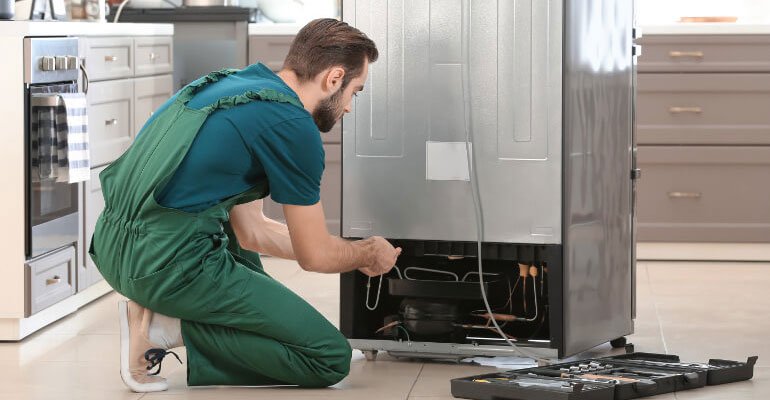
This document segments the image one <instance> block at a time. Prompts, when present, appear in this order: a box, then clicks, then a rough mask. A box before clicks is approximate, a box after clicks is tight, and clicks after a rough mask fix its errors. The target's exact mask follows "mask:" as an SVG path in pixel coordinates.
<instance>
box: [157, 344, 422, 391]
mask: <svg viewBox="0 0 770 400" xmlns="http://www.w3.org/2000/svg"><path fill="white" fill-rule="evenodd" d="M421 367H422V363H419V362H397V361H392V360H391V359H388V358H387V357H383V358H382V359H378V360H377V361H376V362H367V361H366V360H364V359H363V356H358V355H355V354H354V359H353V362H352V363H351V371H350V375H349V376H348V377H347V378H346V379H344V380H343V381H342V382H340V383H338V384H337V385H335V386H333V387H331V388H327V389H298V388H287V387H284V388H243V387H236V388H222V387H211V388H193V389H190V388H188V387H187V386H186V384H185V371H184V369H183V368H179V369H177V370H174V371H173V372H172V373H171V374H169V375H166V376H167V378H168V379H169V386H170V387H169V390H168V391H167V392H163V393H156V394H152V395H148V396H145V397H144V398H143V400H174V399H195V400H198V399H201V400H202V399H212V398H217V399H220V398H221V399H295V398H296V399H301V398H320V397H326V398H333V399H364V398H367V397H371V396H372V394H376V395H377V397H375V398H376V399H380V398H382V399H406V398H407V396H408V394H409V390H410V389H411V388H412V385H413V384H414V382H415V380H416V379H417V375H418V373H419V372H420V368H421Z"/></svg>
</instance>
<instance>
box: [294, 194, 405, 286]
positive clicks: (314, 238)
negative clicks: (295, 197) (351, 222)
mask: <svg viewBox="0 0 770 400" xmlns="http://www.w3.org/2000/svg"><path fill="white" fill-rule="evenodd" d="M283 214H284V215H285V216H286V224H287V225H288V226H289V234H290V236H291V243H292V246H293V248H294V253H295V254H296V256H297V261H298V262H299V265H300V267H302V269H304V270H307V271H314V272H323V273H342V272H349V271H355V270H356V269H361V272H363V273H365V274H367V275H370V276H377V275H382V274H384V273H386V272H388V271H390V269H391V268H393V266H394V265H395V264H396V258H397V257H398V255H399V254H401V249H395V248H393V246H392V245H391V244H390V243H388V241H387V240H385V239H383V238H381V237H370V238H368V239H364V240H356V241H349V240H343V239H341V238H339V237H335V236H331V235H329V231H328V230H327V229H326V218H325V217H324V213H323V206H322V205H321V203H320V202H318V203H316V204H314V205H312V206H296V205H284V206H283Z"/></svg>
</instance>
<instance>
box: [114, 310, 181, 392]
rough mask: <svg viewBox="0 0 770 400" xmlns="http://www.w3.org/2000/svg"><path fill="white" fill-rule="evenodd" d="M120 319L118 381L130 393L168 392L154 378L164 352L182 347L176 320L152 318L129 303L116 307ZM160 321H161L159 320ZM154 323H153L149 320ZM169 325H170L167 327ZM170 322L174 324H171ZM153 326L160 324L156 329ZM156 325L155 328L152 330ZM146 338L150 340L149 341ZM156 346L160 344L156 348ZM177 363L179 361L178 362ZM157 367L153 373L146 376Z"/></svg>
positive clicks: (161, 383)
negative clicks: (119, 380) (130, 391)
mask: <svg viewBox="0 0 770 400" xmlns="http://www.w3.org/2000/svg"><path fill="white" fill-rule="evenodd" d="M118 310H119V315H120V377H121V378H123V383H125V384H126V386H128V388H129V389H131V390H132V391H134V392H139V393H144V392H160V391H164V390H167V389H168V383H167V382H166V380H165V379H164V378H162V377H160V376H157V374H158V373H159V372H160V363H161V361H163V357H165V356H166V355H168V354H173V355H174V356H175V357H176V358H177V359H179V356H177V355H176V354H175V353H173V352H169V351H168V349H170V348H173V347H178V346H181V345H182V341H181V337H182V335H181V330H180V328H179V322H178V321H179V320H177V319H173V318H169V317H166V316H162V315H160V314H156V315H155V317H157V318H153V312H152V311H150V310H148V309H146V308H144V307H142V306H140V305H139V304H137V303H136V302H133V301H121V302H119V303H118ZM161 317H162V318H161ZM154 319H155V320H158V321H156V323H154V321H153V320H154ZM169 321H171V322H170V323H169ZM173 321H176V323H175V324H174V322H173ZM157 322H161V324H160V326H157V325H159V324H158V323H157ZM153 325H156V326H153ZM150 337H152V338H153V339H154V340H152V341H150ZM156 343H160V344H156ZM180 362H181V360H180ZM156 366H157V367H158V370H157V371H156V372H150V371H151V370H152V369H153V368H155V367H156Z"/></svg>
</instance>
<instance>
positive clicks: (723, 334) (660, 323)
mask: <svg viewBox="0 0 770 400" xmlns="http://www.w3.org/2000/svg"><path fill="white" fill-rule="evenodd" d="M266 265H267V268H268V270H269V272H270V273H271V274H272V275H273V276H275V277H276V278H277V279H279V280H280V281H282V282H284V284H286V285H287V286H288V287H290V288H291V289H293V290H295V291H297V292H298V293H299V294H300V295H302V296H303V297H304V298H305V299H307V300H308V301H309V302H311V303H312V304H314V305H315V306H316V307H318V308H319V310H320V311H321V312H322V313H323V314H324V315H325V316H326V317H327V318H329V319H330V320H331V321H333V322H336V321H337V320H338V319H339V312H338V307H337V303H338V301H337V290H338V280H337V277H336V276H324V275H316V274H309V273H306V272H303V271H301V270H299V269H298V268H297V266H296V265H295V264H294V263H291V262H285V261H279V260H275V259H269V260H267V261H266ZM637 282H638V315H637V319H636V334H634V335H633V336H632V337H631V338H630V339H631V341H632V342H633V343H635V345H636V349H637V351H654V352H670V353H673V354H679V355H680V356H682V358H683V359H684V360H687V361H704V360H706V359H708V358H710V357H713V358H728V359H745V358H746V357H747V356H749V355H759V362H758V364H757V368H756V370H755V377H754V379H753V380H751V381H748V382H741V383H734V384H730V385H725V386H722V387H711V388H706V389H697V390H692V391H689V392H682V393H678V394H676V395H674V394H669V395H662V396H657V397H653V398H651V399H715V400H716V399H720V400H722V399H731V400H738V399H767V398H770V346H768V344H767V341H768V339H769V338H768V336H770V318H768V317H769V316H770V312H768V308H770V294H769V293H768V290H770V264H767V263H725V262H720V263H709V262H698V263H690V262H640V263H639V266H638V280H637ZM118 299H119V296H118V295H115V294H111V295H108V296H105V297H104V298H102V299H100V300H98V301H96V302H94V303H93V304H91V305H89V306H87V307H85V308H84V309H82V310H80V311H79V312H78V313H77V314H76V315H73V316H70V317H68V318H65V319H63V320H61V321H59V322H57V323H56V324H54V325H53V326H51V327H49V328H47V329H45V330H44V331H42V332H40V333H37V334H35V335H34V336H31V337H29V338H27V339H26V340H24V341H23V342H21V343H0V371H2V372H0V399H9V400H10V399H13V400H17V399H18V400H26V399H78V400H90V399H94V400H96V399H125V400H134V399H140V398H141V399H143V400H182V399H244V400H245V399H249V400H251V399H321V398H332V399H364V398H366V399H416V400H443V399H451V398H452V397H451V395H450V392H449V379H450V378H453V377H459V376H465V375H471V374H478V373H483V372H485V371H489V370H491V369H490V368H484V367H472V366H460V365H454V364H440V363H421V362H404V361H396V360H393V359H389V358H388V357H386V356H385V357H383V356H380V358H379V359H378V360H377V361H376V362H367V361H365V360H364V359H363V356H362V355H361V354H360V353H359V352H356V354H355V355H354V361H353V365H352V368H351V374H350V376H349V377H348V378H347V379H345V380H344V381H343V382H341V383H340V384H338V385H336V387H334V388H330V389H324V390H300V389H289V388H280V389H255V388H195V389H188V388H187V387H186V386H185V369H184V366H180V365H175V364H176V363H175V362H172V361H173V360H168V361H167V362H165V363H164V369H163V371H164V375H166V376H167V377H168V378H169V380H170V384H171V388H170V390H169V391H168V392H163V393H157V394H147V395H141V394H135V393H131V392H129V391H128V390H127V389H126V388H125V387H124V386H123V384H122V382H121V381H120V377H119V376H118V324H117V318H116V308H117V307H116V304H115V303H116V302H117V300H118ZM763 343H764V344H763ZM609 350H610V349H609V346H608V345H604V346H600V347H599V348H597V349H594V350H592V353H595V352H599V353H607V352H609Z"/></svg>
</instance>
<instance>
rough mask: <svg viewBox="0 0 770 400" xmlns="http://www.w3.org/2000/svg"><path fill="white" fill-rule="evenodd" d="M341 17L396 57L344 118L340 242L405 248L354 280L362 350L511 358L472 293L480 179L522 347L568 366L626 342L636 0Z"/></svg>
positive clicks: (347, 284)
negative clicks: (382, 272) (384, 270)
mask: <svg viewBox="0 0 770 400" xmlns="http://www.w3.org/2000/svg"><path fill="white" fill-rule="evenodd" d="M343 19H344V20H345V21H347V22H348V23H350V24H351V25H353V26H356V27H358V28H360V29H361V30H363V31H364V32H365V33H366V34H367V35H369V37H371V38H372V39H373V40H374V41H375V42H376V43H377V46H378V48H379V51H380V57H379V60H378V61H377V62H376V63H374V64H372V65H371V66H370V70H369V79H368V82H367V84H366V88H365V90H364V91H363V92H362V93H361V94H360V95H359V96H358V97H357V98H356V99H355V101H354V106H353V111H352V112H351V113H350V114H349V115H346V116H345V118H344V120H343V141H342V147H343V151H342V152H343V156H342V157H343V158H342V177H343V178H342V181H343V184H342V186H343V189H342V223H341V225H342V227H341V231H342V232H341V233H342V236H343V237H346V238H363V237H368V236H374V235H377V236H383V237H385V238H387V239H389V240H391V241H392V242H393V243H394V244H397V245H399V246H401V247H403V248H404V253H403V255H402V256H401V257H400V258H399V262H398V264H397V265H398V266H399V268H398V270H394V271H392V272H391V273H389V274H387V275H386V276H384V277H383V278H382V282H381V281H380V278H374V279H369V278H367V277H366V276H365V275H363V274H361V273H359V272H353V273H348V274H344V275H343V276H342V277H341V321H340V322H341V323H340V328H341V330H342V332H343V333H344V334H345V335H346V336H347V337H348V338H349V339H350V342H351V344H352V346H353V347H354V348H357V349H361V350H364V351H365V352H366V353H367V355H369V356H372V355H374V354H376V351H389V352H391V353H393V354H396V355H416V356H426V357H463V356H472V355H496V354H498V355H499V354H509V353H510V352H511V349H510V347H509V346H508V345H507V344H506V342H505V341H504V340H503V339H502V337H501V336H500V335H499V332H496V331H495V330H493V329H486V328H485V326H488V327H489V326H491V324H490V320H489V316H488V315H487V316H484V313H482V312H481V311H483V310H484V308H483V307H482V302H480V301H479V300H480V297H479V293H478V292H479V290H477V289H474V287H477V286H478V280H479V279H478V278H479V276H478V273H477V272H475V271H476V269H475V268H476V265H477V263H476V261H477V257H478V255H479V254H478V251H477V243H476V241H477V239H478V237H479V235H478V233H479V232H478V229H477V218H476V217H475V210H476V208H475V207H474V201H473V200H474V192H473V190H472V185H471V183H472V181H471V179H475V181H474V182H475V183H477V185H478V200H479V205H480V209H481V216H482V221H483V235H481V238H482V240H483V244H482V251H481V257H482V261H483V268H484V275H483V277H484V278H485V280H487V281H488V282H487V283H486V284H487V285H488V286H486V288H487V292H488V293H487V295H488V299H489V301H490V303H494V304H493V305H494V306H495V307H492V306H490V307H491V308H494V310H493V312H494V313H496V314H498V315H499V316H500V317H499V318H502V319H500V320H499V321H498V322H499V323H500V324H504V330H505V332H506V334H507V335H509V338H510V339H512V340H513V339H514V338H515V340H516V341H517V343H518V344H519V345H520V346H524V347H527V348H528V349H531V350H532V351H535V352H539V353H542V354H544V355H558V356H559V357H564V356H569V355H573V354H576V353H578V352H581V351H583V350H587V349H589V348H592V347H594V346H597V345H600V344H603V343H606V342H608V341H612V340H615V339H618V340H615V341H614V342H613V344H615V345H621V344H622V342H623V341H622V338H623V337H624V336H625V335H628V334H630V333H632V332H633V318H634V315H635V293H634V287H635V282H634V279H635V276H634V275H635V254H634V244H635V243H634V187H635V180H636V178H637V177H638V176H639V173H638V171H637V170H636V166H635V142H634V135H633V120H634V112H633V106H634V81H635V78H634V76H635V63H636V61H635V49H634V45H633V37H634V29H633V26H634V10H633V2H632V1H631V0H603V1H599V0H516V1H514V0H345V1H344V2H343ZM469 157H470V158H471V160H470V161H472V163H469ZM469 164H473V165H471V166H469ZM533 268H534V269H533ZM407 270H408V271H407ZM487 274H489V275H487ZM405 275H406V276H405ZM487 278H488V279H487ZM522 278H523V279H522ZM470 284H474V285H470ZM527 289H528V291H527ZM487 314H488V313H487ZM513 315H515V316H516V320H512V319H511V318H510V317H505V316H513ZM506 318H508V319H506ZM488 327H487V328H488ZM450 331H451V332H450ZM434 333H435V334H434Z"/></svg>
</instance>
